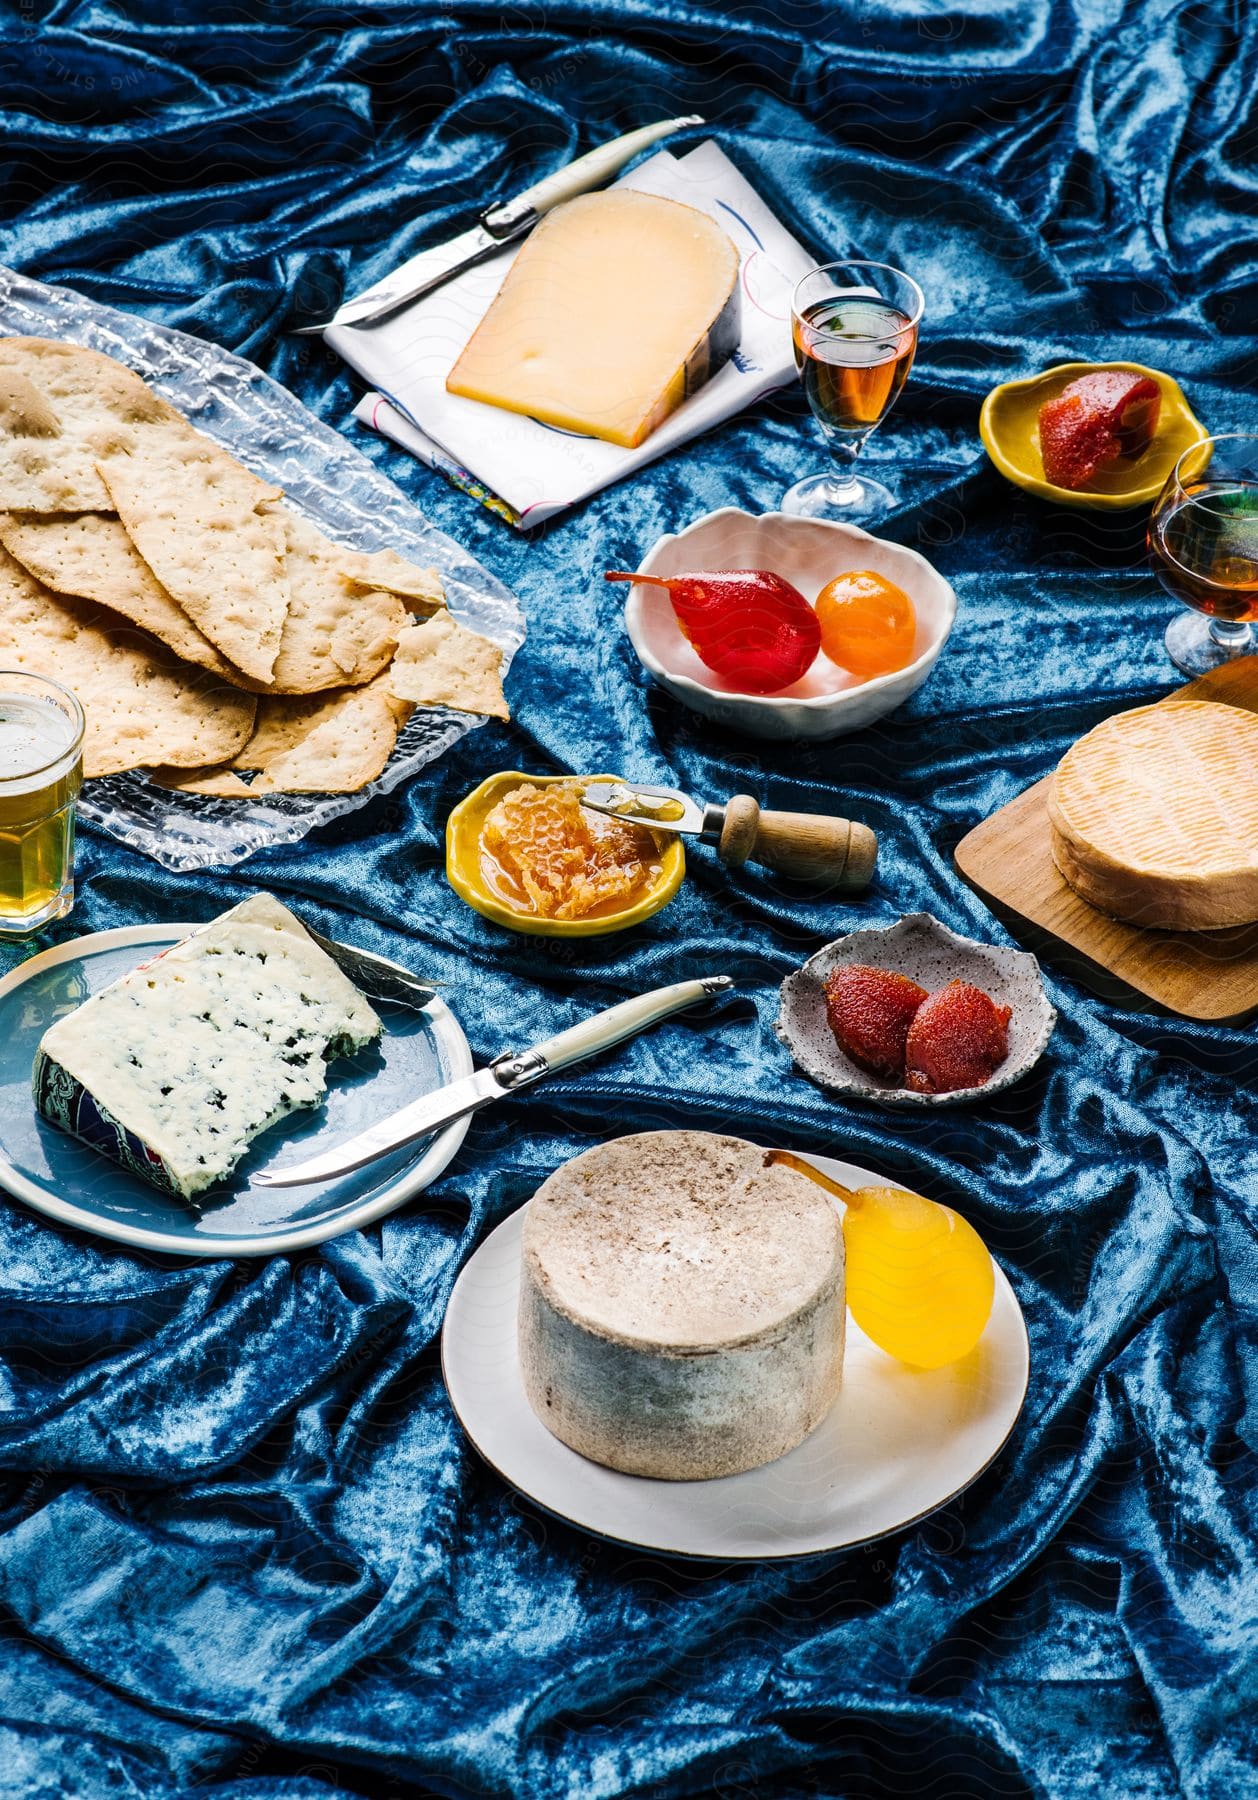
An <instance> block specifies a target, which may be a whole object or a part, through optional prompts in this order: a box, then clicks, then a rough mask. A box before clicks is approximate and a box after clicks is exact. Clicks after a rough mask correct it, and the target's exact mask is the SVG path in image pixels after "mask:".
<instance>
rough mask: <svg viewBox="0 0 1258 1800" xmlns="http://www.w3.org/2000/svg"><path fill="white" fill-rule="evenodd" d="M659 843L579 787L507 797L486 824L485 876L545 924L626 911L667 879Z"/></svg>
mask: <svg viewBox="0 0 1258 1800" xmlns="http://www.w3.org/2000/svg"><path fill="white" fill-rule="evenodd" d="M662 854H663V850H662V847H661V845H660V841H659V838H658V837H657V835H656V834H655V832H653V831H649V830H647V828H646V827H645V826H644V825H632V824H629V823H628V822H627V821H626V820H624V819H612V818H608V817H607V815H606V814H604V813H596V812H592V811H591V810H590V809H589V808H588V807H584V806H582V804H581V797H580V788H579V786H578V785H577V784H576V783H575V782H574V783H573V784H572V785H571V786H569V785H568V784H566V783H560V782H554V783H551V784H549V785H548V786H546V787H534V786H533V785H532V783H531V782H525V783H524V784H523V785H522V786H520V787H518V788H512V790H511V792H510V793H509V794H504V795H503V797H502V799H501V800H500V801H499V802H498V804H497V806H495V807H494V808H493V810H492V811H491V812H490V813H488V814H487V815H486V818H485V823H484V825H483V826H482V827H481V836H480V862H481V874H482V875H483V876H484V878H485V882H486V884H487V885H488V886H489V887H490V888H491V889H492V891H493V892H494V893H495V894H496V895H497V896H498V898H499V899H500V900H504V901H505V902H506V903H507V905H508V906H512V907H514V908H515V909H516V910H517V911H520V912H528V913H532V914H534V915H535V916H536V917H538V918H543V919H588V918H591V917H599V916H605V915H606V914H608V913H616V912H621V911H623V909H624V908H625V907H626V906H628V905H630V904H631V903H632V902H633V901H634V900H637V899H639V898H640V897H641V895H642V894H643V892H644V891H645V890H646V888H647V887H648V886H649V885H650V884H651V882H653V881H654V880H656V879H657V878H658V876H659V874H660V859H661V856H662Z"/></svg>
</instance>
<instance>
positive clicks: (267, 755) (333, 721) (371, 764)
mask: <svg viewBox="0 0 1258 1800" xmlns="http://www.w3.org/2000/svg"><path fill="white" fill-rule="evenodd" d="M409 712H410V708H409V707H408V706H406V705H404V704H401V703H399V702H398V700H397V699H396V698H395V697H394V696H393V695H392V694H391V693H390V692H389V690H388V688H387V686H386V685H385V682H384V679H383V678H380V679H378V680H376V681H373V682H369V683H368V684H367V685H366V686H364V687H357V688H341V689H340V690H338V691H337V692H335V693H332V694H326V695H319V696H316V697H314V698H306V697H304V696H296V697H288V696H284V697H281V696H278V695H277V696H274V697H272V696H270V695H266V696H264V697H263V698H262V699H261V700H260V701H259V702H258V718H257V726H256V729H255V731H254V735H253V737H252V738H251V739H250V741H249V743H248V744H246V745H245V747H244V749H243V750H241V751H240V752H239V753H238V754H237V756H236V758H235V767H236V768H238V769H260V770H261V774H260V775H259V776H258V778H257V780H256V781H255V782H254V783H253V786H252V787H251V789H250V792H251V793H254V794H279V793H289V794H352V793H357V791H358V790H359V788H363V787H366V785H367V783H368V782H370V781H374V780H375V779H376V778H377V776H379V775H381V774H382V773H383V772H384V767H385V764H386V763H387V762H388V760H389V757H390V756H391V755H392V753H393V746H394V744H395V743H396V742H397V734H398V729H399V727H400V725H401V724H402V722H403V721H404V720H405V718H406V717H407V716H408V714H409Z"/></svg>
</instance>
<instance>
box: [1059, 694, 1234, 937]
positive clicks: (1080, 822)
mask: <svg viewBox="0 0 1258 1800" xmlns="http://www.w3.org/2000/svg"><path fill="white" fill-rule="evenodd" d="M1048 815H1049V819H1050V822H1051V825H1052V850H1053V861H1054V862H1055V863H1056V864H1057V867H1058V868H1059V869H1060V870H1061V873H1062V874H1063V875H1064V876H1065V878H1066V880H1067V881H1068V882H1069V883H1070V885H1071V887H1072V888H1074V890H1075V892H1076V893H1078V894H1080V895H1082V897H1083V898H1084V899H1085V900H1088V901H1090V902H1091V903H1092V905H1093V906H1097V907H1099V908H1100V909H1101V911H1102V912H1107V913H1109V914H1111V915H1112V916H1113V917H1114V918H1116V919H1125V920H1127V921H1128V922H1129V923H1130V924H1132V925H1146V926H1157V927H1161V928H1163V929H1166V930H1172V931H1213V930H1218V929H1220V928H1221V927H1223V926H1225V925H1248V924H1250V923H1252V922H1253V921H1254V920H1258V715H1255V714H1254V713H1251V712H1247V711H1245V710H1244V709H1243V708H1241V707H1239V706H1227V705H1223V704H1220V703H1215V702H1211V701H1200V700H1183V701H1176V702H1173V703H1171V704H1167V703H1165V702H1164V703H1163V704H1162V705H1160V706H1138V707H1136V708H1135V710H1134V711H1132V712H1125V713H1118V714H1116V715H1115V716H1114V717H1113V718H1112V719H1106V720H1105V721H1104V722H1103V723H1102V724H1100V725H1098V726H1097V727H1096V729H1095V730H1093V731H1089V732H1088V734H1087V736H1086V737H1081V738H1080V739H1079V741H1078V743H1077V744H1075V745H1074V746H1073V747H1072V748H1071V749H1070V750H1068V751H1067V752H1066V754H1065V756H1064V757H1063V758H1062V760H1061V762H1060V764H1059V765H1058V767H1057V771H1056V774H1055V775H1054V776H1053V779H1052V785H1051V787H1050V789H1049V800H1048Z"/></svg>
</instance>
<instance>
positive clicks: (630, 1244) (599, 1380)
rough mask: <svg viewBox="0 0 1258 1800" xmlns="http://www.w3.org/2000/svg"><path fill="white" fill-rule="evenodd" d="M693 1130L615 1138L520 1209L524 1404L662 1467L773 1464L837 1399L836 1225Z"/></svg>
mask: <svg viewBox="0 0 1258 1800" xmlns="http://www.w3.org/2000/svg"><path fill="white" fill-rule="evenodd" d="M764 1158H765V1152H764V1151H763V1150H761V1149H759V1148H758V1147H757V1146H756V1145H754V1144H746V1143H743V1142H742V1141H741V1140H739V1139H737V1138H727V1137H717V1136H714V1135H711V1134H709V1133H707V1132H695V1131H661V1132H645V1133H642V1134H639V1135H635V1136H632V1137H626V1138H618V1139H615V1140H614V1141H613V1142H611V1143H608V1144H601V1145H599V1146H598V1147H597V1148H596V1149H593V1150H587V1151H586V1152H585V1153H584V1154H583V1155H581V1156H578V1157H576V1158H574V1159H573V1161H572V1162H570V1163H567V1164H565V1165H564V1167H563V1168H561V1169H559V1170H558V1171H557V1172H556V1173H555V1174H554V1175H552V1176H551V1177H550V1178H549V1180H548V1181H546V1182H544V1183H543V1185H542V1187H541V1188H540V1189H539V1190H538V1192H537V1193H536V1194H535V1195H534V1197H533V1200H532V1202H531V1203H530V1205H529V1209H528V1212H527V1214H526V1216H525V1222H524V1232H523V1252H522V1282H521V1290H520V1314H519V1336H520V1359H521V1368H522V1372H523V1378H524V1388H525V1392H526V1394H527V1395H528V1399H529V1403H530V1405H531V1406H532V1407H533V1410H534V1411H535V1412H536V1413H537V1415H538V1417H539V1418H540V1419H541V1421H542V1423H543V1424H544V1425H545V1426H546V1427H547V1429H548V1430H550V1431H551V1432H552V1433H553V1434H554V1435H555V1436H556V1437H557V1438H559V1439H560V1440H561V1441H562V1442H563V1443H565V1444H568V1445H569V1446H570V1447H571V1448H572V1449H574V1450H577V1451H579V1452H580V1453H581V1455H583V1456H587V1457H589V1458H590V1459H591V1460H592V1461H594V1462H598V1463H603V1464H605V1465H607V1466H608V1467H610V1468H614V1469H620V1470H622V1471H624V1472H626V1473H629V1474H635V1475H649V1476H654V1477H656V1478H658V1479H663V1480H670V1481H695V1480H706V1479H709V1478H711V1477H714V1476H721V1475H732V1474H736V1473H738V1472H739V1471H741V1470H744V1469H752V1468H757V1467H759V1466H760V1465H761V1464H763V1463H767V1462H772V1461H773V1460H774V1459H775V1458H776V1457H779V1456H782V1455H784V1454H785V1453H786V1452H787V1451H788V1450H791V1449H793V1448H794V1447H795V1445H796V1444H798V1443H800V1442H801V1441H802V1439H803V1438H805V1437H806V1436H807V1435H808V1433H809V1432H810V1431H811V1430H812V1429H813V1428H814V1426H816V1425H817V1424H818V1423H819V1422H820V1421H821V1419H822V1418H823V1417H824V1416H825V1414H826V1413H827V1412H828V1411H829V1409H830V1407H831V1406H832V1405H833V1403H834V1400H835V1398H836V1397H837V1394H838V1390H839V1383H840V1380H841V1376H842V1367H843V1344H844V1329H845V1319H846V1314H845V1309H844V1287H843V1240H842V1234H841V1232H840V1230H839V1223H838V1217H837V1214H836V1213H835V1211H834V1208H833V1207H832V1206H831V1204H830V1202H829V1201H828V1199H827V1198H826V1197H825V1195H824V1194H823V1193H822V1192H821V1191H820V1190H819V1189H818V1188H817V1187H816V1186H815V1185H814V1184H813V1183H811V1182H809V1181H807V1180H806V1179H805V1178H804V1177H802V1176H800V1175H798V1174H796V1173H795V1172H793V1171H792V1170H789V1169H785V1168H782V1167H780V1166H776V1165H769V1166H766V1164H765V1160H764Z"/></svg>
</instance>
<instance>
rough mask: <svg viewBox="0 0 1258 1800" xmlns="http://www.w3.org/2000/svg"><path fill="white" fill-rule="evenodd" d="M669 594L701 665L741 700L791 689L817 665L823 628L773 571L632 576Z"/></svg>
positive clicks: (614, 574)
mask: <svg viewBox="0 0 1258 1800" xmlns="http://www.w3.org/2000/svg"><path fill="white" fill-rule="evenodd" d="M606 579H607V580H608V581H639V582H642V583H643V584H644V585H646V586H647V587H662V588H665V589H666V590H667V592H668V597H669V599H670V601H671V602H672V606H673V611H674V613H676V615H677V623H678V624H679V625H680V626H681V629H682V633H683V635H684V636H685V637H686V638H688V639H689V641H690V643H691V644H692V645H693V647H694V652H695V655H696V656H697V657H698V658H699V660H700V662H702V663H705V664H706V665H707V667H708V668H709V669H711V670H712V671H713V673H714V674H717V675H719V676H720V677H721V679H722V681H728V682H729V684H730V686H731V687H732V688H734V689H735V691H736V692H738V693H740V694H776V693H780V692H781V690H782V689H783V688H787V687H792V686H793V685H794V683H795V682H797V681H798V680H799V678H800V676H801V675H804V674H805V673H806V672H807V671H808V670H809V669H810V668H811V667H812V665H813V663H814V662H815V661H816V659H817V652H818V651H819V650H820V648H821V626H820V624H819V623H818V620H817V615H816V613H815V612H814V611H813V609H812V607H811V606H809V604H808V602H807V600H805V599H804V596H803V595H802V594H801V593H800V591H799V589H798V588H797V587H792V585H791V583H790V582H789V581H786V580H784V579H783V578H782V576H781V575H775V574H774V573H773V571H772V570H771V569H717V570H713V571H710V572H709V571H702V570H701V571H698V572H697V573H695V574H692V575H631V574H629V573H627V572H626V571H624V570H620V569H609V570H607V571H606Z"/></svg>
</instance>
